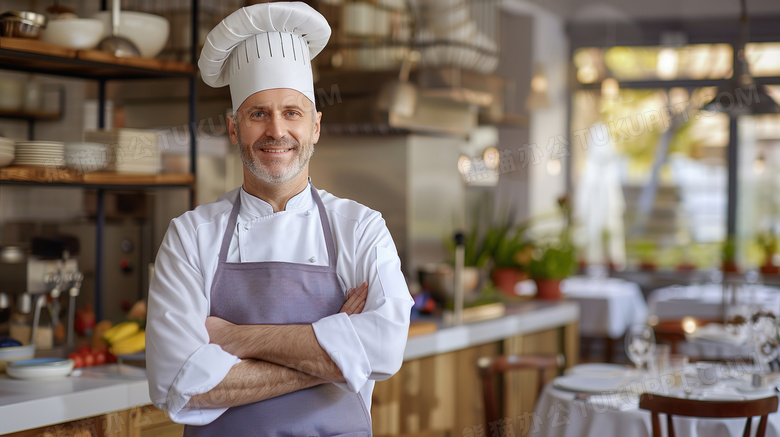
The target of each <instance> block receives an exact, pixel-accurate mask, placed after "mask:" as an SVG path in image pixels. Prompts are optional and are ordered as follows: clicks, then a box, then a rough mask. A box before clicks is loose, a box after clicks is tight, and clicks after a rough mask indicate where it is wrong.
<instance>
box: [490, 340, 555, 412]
mask: <svg viewBox="0 0 780 437" xmlns="http://www.w3.org/2000/svg"><path fill="white" fill-rule="evenodd" d="M565 362H566V361H565V359H564V356H563V354H537V355H497V356H494V357H482V358H480V359H479V360H478V361H477V367H478V368H479V375H480V378H481V379H482V398H483V400H484V407H485V424H489V423H491V422H494V421H496V420H499V419H501V412H500V411H499V408H498V399H496V398H497V394H496V392H495V389H494V384H493V379H494V377H495V376H496V374H501V373H506V372H510V371H516V370H537V371H538V377H537V382H538V384H537V388H536V394H537V395H538V394H539V393H541V392H542V389H543V388H544V385H545V383H546V376H545V373H546V372H547V370H548V369H556V368H557V369H561V368H563V366H564V363H565Z"/></svg>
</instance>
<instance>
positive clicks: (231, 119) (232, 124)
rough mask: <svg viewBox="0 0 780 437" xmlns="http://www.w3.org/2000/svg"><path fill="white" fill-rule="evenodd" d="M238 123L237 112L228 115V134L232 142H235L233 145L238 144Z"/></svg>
mask: <svg viewBox="0 0 780 437" xmlns="http://www.w3.org/2000/svg"><path fill="white" fill-rule="evenodd" d="M237 123H238V120H236V114H233V115H228V117H227V127H228V134H229V135H230V142H231V143H233V145H236V144H238V128H237V127H236V124H237Z"/></svg>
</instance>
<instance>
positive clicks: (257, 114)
mask: <svg viewBox="0 0 780 437" xmlns="http://www.w3.org/2000/svg"><path fill="white" fill-rule="evenodd" d="M263 116H265V112H253V113H251V114H250V117H252V118H260V117H263Z"/></svg>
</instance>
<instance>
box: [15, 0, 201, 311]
mask: <svg viewBox="0 0 780 437" xmlns="http://www.w3.org/2000/svg"><path fill="white" fill-rule="evenodd" d="M190 4H191V6H190V7H191V10H190V18H191V35H190V36H191V38H192V44H191V47H190V62H177V61H165V60H159V59H149V58H117V57H114V56H112V55H111V54H109V53H105V52H100V51H97V50H70V49H65V48H62V47H58V46H55V45H52V44H47V43H44V42H42V41H36V40H26V39H18V38H6V37H2V38H0V69H2V70H13V71H23V72H31V73H42V74H47V75H52V76H60V77H69V78H80V79H87V80H95V81H97V85H98V128H103V127H105V118H104V114H105V101H106V83H107V82H108V81H116V80H130V79H159V78H181V79H187V80H188V81H189V102H188V104H189V109H188V121H189V123H188V124H189V129H190V172H189V173H188V174H182V175H126V174H111V173H89V174H85V175H71V174H69V173H67V172H61V171H54V172H52V171H51V170H50V169H49V170H47V169H45V168H43V167H24V166H11V167H6V168H3V169H0V184H13V185H39V186H43V185H45V186H60V187H81V188H90V189H95V190H96V191H97V214H96V218H95V220H96V221H95V244H96V248H95V279H94V280H95V302H94V305H95V312H96V314H95V315H96V317H97V318H98V320H100V319H101V318H102V314H101V312H102V310H101V308H102V306H101V305H102V300H101V296H102V293H103V289H102V288H103V287H102V282H103V281H102V279H103V265H102V259H103V234H104V230H105V226H106V215H105V209H104V195H105V193H106V191H110V190H125V189H143V190H147V189H159V188H177V187H178V188H187V189H188V190H189V203H190V205H191V206H193V205H194V200H195V175H196V170H197V168H196V163H197V159H196V155H197V144H196V141H197V136H196V132H195V126H196V123H195V121H196V102H197V95H196V80H197V74H196V67H195V60H196V59H197V55H198V53H197V48H198V23H199V8H200V3H199V0H191V2H190ZM101 7H102V8H103V9H106V4H105V1H102V2H101ZM61 107H64V105H62V106H61ZM22 115H23V116H22ZM4 116H6V117H8V118H21V119H26V120H28V121H29V122H30V126H32V120H34V119H37V118H38V117H36V116H35V114H2V113H0V117H4ZM30 130H32V127H31V128H30Z"/></svg>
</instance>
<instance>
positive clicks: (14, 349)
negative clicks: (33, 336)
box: [0, 344, 35, 371]
mask: <svg viewBox="0 0 780 437" xmlns="http://www.w3.org/2000/svg"><path fill="white" fill-rule="evenodd" d="M34 355H35V345H34V344H28V345H25V346H11V347H0V371H3V370H4V369H5V367H6V363H10V362H13V361H19V360H29V359H30V358H32V357H33V356H34Z"/></svg>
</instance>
